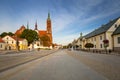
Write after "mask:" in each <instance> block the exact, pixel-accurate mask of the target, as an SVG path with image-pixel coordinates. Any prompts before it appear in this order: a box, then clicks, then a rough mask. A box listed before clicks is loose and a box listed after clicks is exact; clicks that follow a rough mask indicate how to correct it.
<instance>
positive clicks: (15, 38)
mask: <svg viewBox="0 0 120 80" xmlns="http://www.w3.org/2000/svg"><path fill="white" fill-rule="evenodd" d="M11 38H13V39H14V40H17V39H18V41H22V40H24V39H22V38H17V37H15V36H12V37H11Z"/></svg>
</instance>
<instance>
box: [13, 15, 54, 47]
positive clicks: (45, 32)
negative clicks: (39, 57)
mask: <svg viewBox="0 0 120 80" xmlns="http://www.w3.org/2000/svg"><path fill="white" fill-rule="evenodd" d="M27 28H28V25H27ZM25 29H26V27H25V26H24V25H22V26H21V27H20V29H18V30H17V31H16V32H15V35H16V36H19V35H21V34H22V32H23V31H24V30H25ZM34 30H35V31H36V32H37V33H38V36H39V37H41V36H44V35H47V36H48V37H49V39H50V40H49V45H50V46H52V44H53V38H52V24H51V19H50V13H48V17H47V20H46V30H39V29H38V25H37V21H36V23H35V26H34ZM40 44H41V43H40ZM50 46H49V47H50Z"/></svg>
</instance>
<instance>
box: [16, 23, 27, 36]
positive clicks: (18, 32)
mask: <svg viewBox="0 0 120 80" xmlns="http://www.w3.org/2000/svg"><path fill="white" fill-rule="evenodd" d="M24 29H25V26H24V25H22V26H21V27H20V29H18V30H17V31H16V32H15V35H19V34H21V33H22V31H23V30H24Z"/></svg>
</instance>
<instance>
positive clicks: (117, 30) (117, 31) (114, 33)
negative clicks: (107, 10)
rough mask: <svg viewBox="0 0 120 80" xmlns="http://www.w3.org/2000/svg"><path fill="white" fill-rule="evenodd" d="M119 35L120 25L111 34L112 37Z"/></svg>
mask: <svg viewBox="0 0 120 80" xmlns="http://www.w3.org/2000/svg"><path fill="white" fill-rule="evenodd" d="M117 34H120V25H119V26H118V27H117V29H116V30H115V31H114V32H113V35H117Z"/></svg>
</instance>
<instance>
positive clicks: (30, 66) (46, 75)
mask: <svg viewBox="0 0 120 80" xmlns="http://www.w3.org/2000/svg"><path fill="white" fill-rule="evenodd" d="M92 56H93V57H92ZM98 56H100V58H95V57H98ZM102 56H103V57H102ZM105 56H106V55H98V54H95V55H93V54H92V55H90V54H89V53H85V54H84V52H80V51H79V52H74V51H73V52H72V51H65V50H60V51H57V52H55V53H53V54H51V55H48V56H45V57H42V58H39V59H37V60H34V61H32V62H29V63H26V64H23V65H20V66H18V67H15V68H12V69H9V70H7V71H4V72H1V73H0V80H119V79H120V78H119V76H117V77H112V78H111V77H109V76H108V75H109V73H108V74H107V73H106V74H107V75H106V74H104V73H101V72H100V71H102V68H101V66H103V64H101V62H104V58H107V57H108V56H106V57H105ZM113 57H115V58H116V59H117V60H118V59H119V56H113ZM113 57H112V58H113ZM102 58H103V59H102ZM116 59H114V61H113V62H116V63H113V64H115V66H116V67H117V68H118V67H119V64H117V62H118V61H116ZM85 60H89V61H90V62H89V61H85ZM106 60H111V59H110V58H109V59H106ZM87 62H88V63H87ZM108 62H109V61H108ZM90 63H91V64H93V63H94V64H97V65H98V64H99V67H98V68H97V69H94V68H95V67H94V66H91V64H90ZM105 63H107V61H105ZM105 63H104V65H105ZM94 64H93V65H94ZM106 65H108V66H106V67H109V63H107V64H106ZM110 65H112V64H110ZM111 67H113V66H111ZM118 69H119V68H118ZM111 72H112V71H111ZM110 75H111V74H110ZM113 78H114V79H113Z"/></svg>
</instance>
